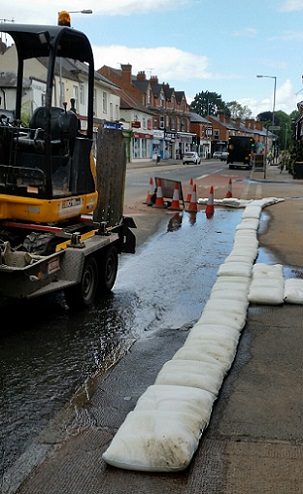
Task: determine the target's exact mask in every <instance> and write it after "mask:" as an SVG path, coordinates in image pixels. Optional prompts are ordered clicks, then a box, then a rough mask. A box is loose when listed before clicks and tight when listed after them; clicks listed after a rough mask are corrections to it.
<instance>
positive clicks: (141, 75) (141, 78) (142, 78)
mask: <svg viewBox="0 0 303 494" xmlns="http://www.w3.org/2000/svg"><path fill="white" fill-rule="evenodd" d="M145 80H146V77H145V72H144V70H141V72H138V74H137V81H145Z"/></svg>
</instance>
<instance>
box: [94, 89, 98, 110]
mask: <svg viewBox="0 0 303 494" xmlns="http://www.w3.org/2000/svg"><path fill="white" fill-rule="evenodd" d="M93 110H94V114H95V115H97V91H96V89H94V101H93Z"/></svg>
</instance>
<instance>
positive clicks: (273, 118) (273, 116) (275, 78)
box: [257, 75, 277, 125]
mask: <svg viewBox="0 0 303 494" xmlns="http://www.w3.org/2000/svg"><path fill="white" fill-rule="evenodd" d="M257 77H267V78H268V79H274V81H275V82H274V101H273V109H272V124H273V125H275V107H276V88H277V77H276V76H275V75H257Z"/></svg>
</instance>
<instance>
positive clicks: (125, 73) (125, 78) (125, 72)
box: [121, 63, 132, 86]
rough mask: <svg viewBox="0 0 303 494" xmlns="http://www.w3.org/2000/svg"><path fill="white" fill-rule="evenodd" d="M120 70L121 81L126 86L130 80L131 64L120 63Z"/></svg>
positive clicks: (129, 83)
mask: <svg viewBox="0 0 303 494" xmlns="http://www.w3.org/2000/svg"><path fill="white" fill-rule="evenodd" d="M121 70H122V82H123V83H124V84H126V85H127V86H130V85H131V82H132V66H131V65H130V64H129V63H127V64H121Z"/></svg>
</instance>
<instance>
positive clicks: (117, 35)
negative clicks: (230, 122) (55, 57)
mask: <svg viewBox="0 0 303 494" xmlns="http://www.w3.org/2000/svg"><path fill="white" fill-rule="evenodd" d="M0 5H1V11H0V15H1V16H2V18H0V23H1V22H3V20H4V19H5V21H14V22H15V23H26V24H54V23H57V16H58V12H59V11H61V10H67V11H69V12H70V13H71V24H72V27H73V28H75V29H79V30H80V31H83V32H84V33H85V34H86V35H87V36H88V38H89V40H90V43H91V45H92V48H93V52H94V60H95V69H96V70H97V69H99V68H100V67H102V66H103V65H109V66H110V67H114V68H117V69H120V67H121V64H131V65H132V73H133V75H137V73H138V72H139V71H145V73H146V76H147V78H149V77H150V76H158V80H159V82H160V83H162V82H165V83H168V84H169V85H170V87H173V88H174V89H175V90H176V91H184V92H185V95H186V99H187V102H188V103H189V104H190V103H191V101H192V100H193V98H194V97H195V95H196V94H198V93H200V92H201V91H210V92H216V93H218V94H219V95H221V98H222V100H223V101H224V102H226V103H228V102H231V101H237V102H238V103H240V105H242V106H246V107H248V108H249V109H250V110H251V112H252V117H254V118H255V117H256V116H257V115H258V114H259V113H261V112H264V111H272V110H273V103H274V94H275V95H276V101H275V111H278V110H282V111H284V112H285V113H287V114H290V113H291V112H292V111H294V110H296V109H297V103H298V102H299V101H302V100H303V81H302V74H303V55H302V54H303V30H302V24H303V22H302V21H303V0H216V1H214V0H64V1H57V0H50V1H47V0H35V1H32V0H31V1H29V0H9V1H7V0H6V1H5V0H0ZM82 9H91V10H92V14H80V13H73V11H76V12H79V11H81V10H82ZM0 31H1V29H0ZM3 41H5V39H4V38H3ZM0 70H1V67H0ZM257 75H263V76H267V77H263V78H257V77H256V76H257ZM275 78H276V79H275ZM275 80H276V92H275V91H274V88H275Z"/></svg>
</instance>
